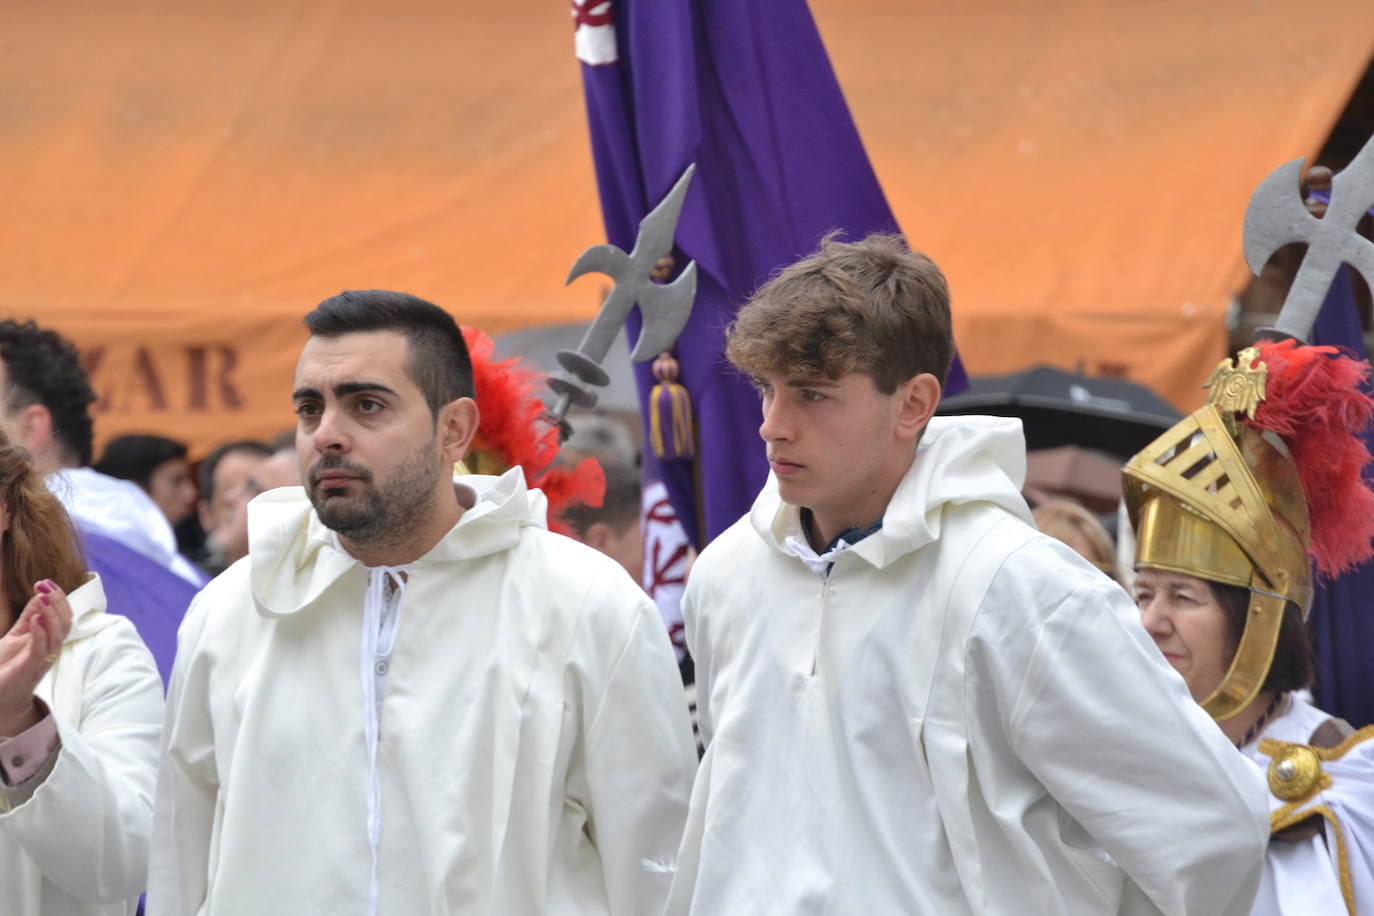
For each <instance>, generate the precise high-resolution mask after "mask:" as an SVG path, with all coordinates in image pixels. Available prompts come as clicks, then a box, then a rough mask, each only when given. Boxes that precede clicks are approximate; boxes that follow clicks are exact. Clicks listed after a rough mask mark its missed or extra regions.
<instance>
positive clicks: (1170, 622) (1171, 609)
mask: <svg viewBox="0 0 1374 916" xmlns="http://www.w3.org/2000/svg"><path fill="white" fill-rule="evenodd" d="M1134 588H1135V603H1136V606H1137V607H1139V608H1140V622H1141V623H1142V624H1143V625H1144V626H1145V632H1147V633H1149V634H1150V637H1151V638H1152V639H1153V640H1154V641H1155V645H1156V646H1158V647H1159V651H1161V652H1163V653H1164V658H1165V659H1166V660H1167V661H1168V662H1169V664H1171V665H1173V666H1174V670H1175V671H1177V672H1178V673H1179V674H1181V675H1183V680H1184V681H1185V682H1186V683H1187V684H1188V691H1189V692H1190V693H1192V695H1193V699H1194V700H1196V701H1197V702H1199V703H1201V702H1202V701H1203V700H1205V699H1207V697H1209V696H1211V694H1212V691H1214V690H1216V688H1217V685H1219V684H1220V683H1221V679H1222V677H1223V676H1225V674H1226V669H1227V668H1228V667H1230V664H1231V656H1232V655H1234V654H1235V646H1234V645H1233V644H1232V638H1231V634H1230V632H1229V630H1228V628H1227V625H1226V612H1225V611H1223V610H1222V608H1221V605H1220V604H1218V603H1217V599H1216V596H1215V595H1214V594H1213V592H1212V587H1211V586H1210V585H1208V583H1207V581H1206V580H1205V579H1199V578H1197V577H1196V576H1186V575H1184V574H1182V573H1175V572H1165V571H1164V570H1162V569H1150V568H1148V567H1144V568H1141V569H1139V570H1137V571H1136V577H1135V586H1134Z"/></svg>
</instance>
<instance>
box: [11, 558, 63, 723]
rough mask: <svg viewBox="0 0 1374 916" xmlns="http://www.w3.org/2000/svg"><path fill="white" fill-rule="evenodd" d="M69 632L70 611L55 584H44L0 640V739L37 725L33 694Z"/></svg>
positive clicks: (35, 588) (37, 717)
mask: <svg viewBox="0 0 1374 916" xmlns="http://www.w3.org/2000/svg"><path fill="white" fill-rule="evenodd" d="M71 628H72V608H71V605H70V604H68V603H67V596H66V595H65V594H64V593H63V592H62V589H60V588H58V587H57V583H55V582H52V581H51V580H47V579H45V580H43V581H42V582H38V583H36V584H35V585H34V595H33V597H32V598H30V599H29V603H28V604H26V605H24V610H23V612H21V613H20V615H19V620H18V621H16V622H15V624H14V626H13V627H11V628H10V631H9V632H8V633H6V634H5V636H4V637H3V638H0V737H10V738H12V737H14V736H16V735H19V734H22V733H23V732H25V731H27V730H28V729H29V728H31V727H33V726H34V725H36V724H37V723H38V720H39V715H38V707H37V704H36V703H35V702H34V696H33V691H34V688H35V687H37V686H38V682H39V681H40V680H42V679H43V675H44V674H46V673H47V671H48V669H49V668H51V667H52V663H53V662H54V661H56V660H57V653H58V652H59V651H61V649H62V641H63V640H65V639H66V638H67V633H68V632H70V631H71Z"/></svg>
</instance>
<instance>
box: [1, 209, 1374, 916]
mask: <svg viewBox="0 0 1374 916" xmlns="http://www.w3.org/2000/svg"><path fill="white" fill-rule="evenodd" d="M305 324H306V327H307V328H308V330H309V332H310V337H309V340H308V342H307V343H306V344H305V346H304V348H303V350H302V352H301V354H300V358H299V362H298V364H297V368H296V374H295V378H294V381H293V383H292V390H291V391H289V392H286V391H284V392H283V393H282V395H283V398H289V399H290V400H291V402H292V403H293V405H294V407H295V412H296V415H297V429H296V430H295V431H294V432H291V433H288V434H284V435H283V436H282V437H281V438H280V439H278V440H277V441H274V442H271V443H262V442H256V441H233V442H228V443H225V444H223V445H221V446H220V447H218V448H216V449H214V450H213V451H212V452H211V453H210V454H209V455H207V456H206V457H205V458H204V459H203V460H201V461H199V462H198V463H196V464H193V463H192V462H191V456H190V454H189V453H188V450H187V448H186V447H185V446H184V445H183V444H181V443H179V442H177V441H176V440H175V439H170V438H164V437H160V436H155V435H139V436H125V437H120V438H118V439H114V440H112V441H111V442H109V443H108V444H107V445H106V446H105V448H104V450H103V452H102V453H101V454H100V455H99V457H98V458H97V457H96V456H95V455H94V453H93V452H94V449H93V441H94V437H93V430H92V425H91V421H90V416H89V407H90V404H91V403H92V402H93V401H94V399H95V398H94V393H93V392H92V391H91V389H90V385H89V383H88V382H87V381H86V379H85V378H84V376H83V375H82V373H81V371H80V363H79V360H78V358H77V354H76V351H75V350H74V348H72V346H71V345H70V344H69V343H67V342H66V341H65V340H63V339H62V338H61V337H60V336H59V335H57V334H55V333H53V332H52V331H50V330H47V329H43V328H40V327H38V326H37V325H36V324H34V323H33V322H31V321H26V322H18V321H4V322H0V367H2V368H0V408H3V423H0V427H2V428H3V434H0V530H2V531H3V536H2V537H0V593H2V594H3V595H4V596H5V600H6V603H5V606H4V607H2V608H0V617H3V618H4V623H3V632H4V634H5V635H4V636H3V638H0V898H2V899H3V900H4V901H5V903H4V911H5V912H15V913H23V914H42V916H57V914H63V916H66V914H72V916H76V914H125V916H127V914H131V913H133V912H135V910H136V909H138V908H139V907H140V906H141V905H142V904H141V902H140V894H141V893H142V892H143V891H144V890H145V889H146V890H147V892H148V896H147V903H146V905H147V911H148V912H149V913H151V914H154V916H163V914H165V916H196V914H207V913H226V914H258V913H292V914H306V913H321V914H324V913H328V914H338V913H368V914H377V913H405V914H412V913H413V914H451V913H483V914H560V916H561V914H592V913H596V914H613V916H642V914H659V913H665V914H673V916H686V914H698V916H721V914H730V916H733V914H752V913H768V914H771V913H779V914H802V913H836V914H851V913H853V914H861V913H873V914H883V916H886V914H908V913H911V914H923V913H930V914H956V913H970V914H1013V913H1014V914H1023V913H1046V914H1049V913H1055V914H1058V913H1065V914H1090V913H1103V914H1107V913H1133V914H1134V913H1141V914H1143V913H1168V914H1208V916H1226V914H1246V913H1265V914H1269V913H1286V914H1293V913H1339V912H1349V913H1355V912H1371V911H1374V909H1371V908H1374V740H1370V739H1374V728H1366V729H1362V730H1360V731H1354V730H1353V729H1351V728H1350V727H1349V726H1348V725H1346V724H1345V723H1343V722H1341V721H1339V720H1336V719H1333V718H1332V717H1330V716H1328V715H1326V714H1325V713H1323V712H1322V711H1320V710H1319V709H1317V708H1315V707H1314V706H1313V705H1312V704H1311V702H1310V697H1308V696H1307V695H1306V694H1305V693H1304V690H1305V688H1306V687H1308V686H1309V685H1310V683H1311V681H1312V677H1313V665H1314V661H1313V653H1312V648H1311V645H1310V642H1309V641H1308V636H1307V630H1306V628H1305V626H1304V616H1305V613H1306V607H1307V604H1308V602H1310V597H1311V573H1310V567H1309V562H1310V558H1314V559H1315V562H1316V563H1317V569H1318V570H1319V571H1320V572H1322V573H1331V572H1333V571H1339V570H1340V569H1342V568H1345V567H1348V566H1350V565H1352V564H1355V563H1358V562H1362V561H1364V560H1366V559H1368V558H1369V556H1370V554H1371V552H1374V545H1371V543H1370V538H1369V533H1370V532H1369V531H1368V530H1366V529H1363V528H1352V527H1351V526H1350V525H1349V524H1348V521H1349V518H1348V516H1347V515H1343V514H1341V515H1337V514H1336V510H1335V509H1333V508H1332V507H1333V506H1345V507H1349V506H1352V505H1353V506H1357V507H1358V506H1364V507H1369V506H1374V493H1370V492H1369V490H1368V488H1367V484H1365V483H1364V482H1363V481H1362V480H1361V478H1360V475H1359V474H1358V473H1356V474H1354V475H1353V477H1350V478H1349V479H1348V480H1344V482H1343V483H1342V484H1340V485H1339V486H1334V487H1333V486H1331V485H1329V482H1328V483H1327V484H1324V485H1323V486H1324V487H1325V490H1326V491H1327V492H1326V493H1325V496H1321V497H1318V496H1316V495H1314V493H1315V491H1314V490H1313V484H1312V483H1311V481H1310V479H1309V478H1312V476H1313V475H1312V472H1311V471H1310V470H1309V468H1308V467H1307V466H1306V457H1305V456H1307V455H1308V454H1310V449H1309V450H1306V451H1304V449H1302V448H1301V447H1298V446H1297V445H1296V442H1297V441H1298V440H1303V439H1304V438H1305V437H1310V436H1317V435H1320V436H1325V438H1324V439H1322V440H1321V441H1322V442H1323V443H1324V445H1323V450H1324V451H1325V452H1326V453H1327V454H1328V457H1329V454H1330V453H1331V451H1332V450H1333V449H1335V450H1338V448H1339V447H1344V446H1343V444H1344V443H1346V442H1347V440H1349V441H1353V438H1352V436H1351V434H1352V432H1355V431H1358V427H1359V426H1360V425H1361V424H1363V423H1367V422H1368V421H1369V419H1370V417H1371V415H1374V402H1372V401H1370V399H1369V398H1368V397H1367V396H1365V395H1363V394H1362V393H1360V392H1359V390H1358V389H1357V388H1356V387H1354V386H1353V385H1352V384H1349V382H1350V380H1356V381H1358V379H1359V378H1361V377H1367V374H1368V367H1367V366H1364V367H1358V366H1356V367H1354V368H1351V367H1349V366H1347V365H1346V363H1348V362H1349V360H1345V362H1344V363H1343V362H1341V360H1343V359H1344V358H1343V357H1339V356H1338V355H1336V354H1333V353H1328V352H1326V351H1324V350H1320V348H1310V347H1301V346H1293V345H1292V344H1291V343H1285V344H1277V343H1264V344H1260V345H1257V348H1256V349H1255V350H1254V351H1246V353H1247V354H1248V355H1246V356H1245V357H1244V359H1242V365H1241V366H1240V367H1236V366H1230V365H1229V364H1228V367H1226V368H1225V369H1224V371H1223V370H1219V373H1220V377H1221V378H1222V379H1223V381H1224V382H1225V381H1226V380H1229V379H1231V378H1232V376H1231V375H1228V374H1227V373H1238V375H1236V376H1235V377H1236V378H1242V379H1245V380H1249V379H1251V378H1253V377H1252V376H1247V375H1244V373H1246V372H1253V371H1255V370H1254V368H1253V366H1254V365H1256V364H1262V365H1263V366H1264V367H1265V368H1266V370H1267V372H1268V375H1267V378H1268V379H1269V381H1268V382H1265V381H1263V379H1261V381H1260V382H1258V383H1257V384H1259V385H1260V386H1261V390H1262V393H1265V394H1267V400H1265V401H1264V405H1265V406H1262V408H1261V409H1260V410H1259V411H1258V412H1256V411H1255V409H1254V405H1253V404H1252V405H1250V409H1249V410H1248V412H1247V411H1246V409H1244V406H1243V405H1242V406H1237V404H1235V403H1233V402H1231V401H1228V400H1226V397H1227V396H1229V395H1228V394H1227V393H1228V392H1231V391H1232V390H1233V388H1234V386H1232V385H1230V384H1229V382H1227V383H1225V384H1221V383H1219V384H1217V385H1215V386H1214V392H1213V393H1214V397H1213V398H1211V399H1210V400H1209V402H1208V404H1207V405H1206V406H1204V407H1203V408H1202V409H1200V410H1199V411H1197V412H1196V413H1194V414H1192V415H1190V416H1189V417H1188V418H1186V419H1185V420H1184V421H1183V422H1181V423H1180V424H1179V425H1178V426H1177V427H1175V428H1174V429H1172V430H1170V431H1169V432H1168V433H1166V434H1165V435H1164V436H1162V437H1161V438H1160V439H1159V440H1158V441H1157V442H1156V443H1154V444H1152V445H1151V446H1150V447H1148V448H1146V449H1145V450H1143V451H1142V452H1141V453H1140V455H1138V456H1137V457H1136V458H1135V459H1133V460H1132V462H1131V463H1130V464H1128V465H1127V467H1126V469H1125V475H1126V476H1125V481H1126V485H1125V503H1126V508H1127V510H1128V513H1129V518H1130V520H1131V524H1132V526H1133V529H1134V531H1133V534H1134V537H1135V539H1136V543H1137V545H1138V546H1137V550H1136V553H1135V561H1134V563H1132V564H1131V569H1130V570H1129V572H1130V576H1129V578H1130V580H1131V581H1130V582H1129V583H1125V584H1127V585H1128V587H1129V589H1130V591H1129V592H1128V591H1127V590H1125V589H1124V588H1123V587H1122V586H1123V583H1122V582H1120V581H1118V579H1119V578H1123V577H1120V576H1118V571H1117V570H1116V569H1115V568H1114V565H1113V556H1114V552H1113V547H1112V544H1111V542H1110V538H1109V536H1108V535H1107V534H1106V532H1105V531H1103V530H1102V527H1101V525H1100V524H1099V523H1098V521H1097V520H1096V519H1095V518H1094V517H1093V516H1092V515H1091V514H1090V513H1087V512H1085V511H1084V510H1082V508H1081V507H1075V506H1072V505H1065V504H1048V505H1045V506H1041V507H1038V508H1037V510H1036V513H1035V515H1034V516H1033V515H1032V512H1031V510H1030V508H1029V506H1028V505H1027V502H1026V500H1025V498H1024V497H1023V496H1022V493H1021V486H1022V483H1023V477H1024V469H1025V440H1024V437H1023V435H1022V431H1021V428H1020V425H1019V423H1018V422H1017V421H1015V420H1008V419H1002V418H993V417H936V416H934V412H935V408H936V405H937V404H938V402H939V400H940V397H941V394H942V390H943V385H944V380H945V375H946V373H947V372H948V370H949V366H950V363H951V359H952V354H953V340H952V333H951V324H950V312H949V294H948V290H947V288H946V285H945V281H944V278H943V276H942V274H941V273H940V271H939V269H938V267H936V265H935V264H934V263H933V262H932V261H931V260H930V259H929V258H927V257H925V256H923V255H921V254H919V253H916V252H913V251H912V250H910V249H909V248H908V247H907V246H906V244H905V242H904V241H903V240H902V239H900V238H899V237H895V236H884V235H876V236H870V237H869V238H867V239H863V240H859V241H854V242H843V241H839V240H836V239H833V238H832V239H827V240H825V241H824V242H823V243H822V245H821V247H820V249H819V250H818V251H816V252H815V253H813V254H811V255H809V256H808V257H806V258H804V259H802V260H800V261H799V262H797V263H796V264H793V265H791V266H790V267H787V268H786V269H784V270H782V271H781V272H780V273H779V274H778V275H776V276H775V277H774V278H773V279H771V280H770V281H769V282H767V283H766V284H765V285H764V286H762V287H761V288H760V289H759V290H758V291H757V292H756V293H755V294H754V295H753V297H752V298H751V299H750V301H749V302H748V303H747V304H746V305H745V306H744V307H743V308H742V309H741V310H740V312H739V313H738V315H737V316H736V318H735V320H734V323H733V324H732V325H731V326H730V328H729V330H728V332H727V346H726V354H725V355H726V358H728V360H729V362H730V363H731V364H733V366H734V367H735V368H736V369H737V370H738V371H741V372H743V373H746V374H747V375H748V376H749V377H750V378H752V379H753V380H754V382H755V384H756V385H757V387H758V389H759V392H760V396H761V409H762V416H761V426H760V429H759V433H760V436H761V438H762V440H763V443H762V447H763V448H765V449H766V451H767V456H768V460H769V465H770V469H771V473H770V475H769V477H768V481H767V483H766V485H765V486H764V488H763V490H762V492H760V494H759V495H758V498H757V500H756V502H755V504H754V505H753V507H752V509H751V510H750V511H749V512H748V513H747V514H746V515H745V516H744V517H743V518H741V519H740V520H739V521H738V522H737V523H736V524H735V525H734V526H733V527H731V528H730V529H729V530H727V531H726V532H725V533H724V534H722V535H721V536H720V537H718V538H717V539H716V540H715V541H714V542H713V543H712V544H710V545H708V546H707V547H706V548H705V549H704V550H703V552H702V553H701V555H700V557H699V558H698V559H697V560H696V562H695V563H694V565H693V567H692V570H691V574H690V577H689V578H688V580H687V586H686V594H685V597H684V598H683V602H682V615H683V620H684V622H685V629H686V640H687V646H688V648H689V649H690V652H691V657H692V660H693V662H694V666H695V681H696V683H695V685H694V686H695V693H694V696H695V703H696V717H697V721H696V723H695V725H696V727H697V729H698V734H699V738H700V741H701V743H702V745H704V747H703V748H702V750H701V753H700V755H699V749H698V745H697V741H696V740H695V739H694V734H693V722H692V720H691V718H690V717H689V711H688V704H687V702H685V697H684V693H683V684H682V679H681V677H680V668H679V664H678V661H679V659H678V657H677V656H676V655H675V652H674V649H673V646H672V645H671V644H670V641H669V637H668V633H667V630H666V628H665V626H664V623H663V618H662V617H661V615H660V610H659V608H658V607H656V606H655V604H654V602H653V601H652V600H650V598H649V597H648V596H647V595H646V594H645V592H644V590H643V587H642V586H643V584H644V582H643V578H642V577H643V569H644V535H643V529H642V522H641V517H640V516H641V509H642V503H643V500H642V494H641V489H640V479H639V473H638V470H637V468H636V467H635V466H634V460H633V457H632V456H625V455H616V456H615V457H611V456H609V455H608V454H606V453H604V452H603V453H602V455H601V458H602V465H603V473H604V478H605V497H604V499H603V500H602V501H601V505H599V506H590V505H582V506H573V507H570V508H568V509H566V510H565V511H563V512H562V513H561V515H560V517H559V519H558V521H559V522H561V524H562V525H563V526H564V527H565V528H566V529H567V530H568V531H569V533H570V534H571V537H565V536H562V535H559V534H555V533H553V532H551V531H550V530H549V527H550V519H549V517H548V516H549V511H548V503H547V501H546V500H545V498H544V495H543V494H542V493H541V492H540V491H539V490H537V489H531V488H529V487H528V486H527V481H526V478H525V475H524V473H523V471H522V469H521V468H520V467H519V466H515V467H511V468H510V469H509V470H506V471H504V472H503V473H499V474H468V473H465V472H463V471H461V470H460V471H459V472H458V473H456V474H455V467H458V468H461V463H462V461H463V459H464V457H465V455H467V454H468V451H469V447H470V446H471V444H472V442H473V440H474V436H475V435H476V433H477V430H478V426H479V422H480V417H481V410H482V409H483V405H482V404H481V403H479V402H478V401H477V400H475V388H474V382H473V370H472V362H471V358H470V355H469V349H468V345H467V343H465V339H464V335H463V333H462V331H461V330H460V328H459V327H458V326H457V324H456V323H455V322H454V320H453V318H452V317H451V316H449V315H448V313H447V312H445V311H444V310H443V309H441V308H439V307H437V306H435V305H433V304H431V303H428V302H426V301H424V300H421V299H418V298H416V297H414V296H410V295H406V294H402V293H394V292H386V291H378V290H372V291H351V292H345V293H342V294H340V295H338V296H334V297H332V298H330V299H326V300H325V301H323V302H321V303H320V304H319V305H318V306H316V307H315V308H314V309H313V310H312V311H310V312H309V313H308V314H307V315H306V316H305ZM1247 360H1248V362H1247ZM1333 367H1335V368H1333ZM1332 372H1336V374H1338V375H1339V374H1340V372H1345V375H1344V376H1342V377H1343V378H1345V380H1346V382H1345V383H1343V384H1336V385H1335V386H1334V387H1332V386H1327V387H1325V388H1321V390H1322V391H1323V392H1324V394H1323V396H1324V397H1327V398H1329V399H1340V404H1341V406H1342V407H1341V409H1340V410H1335V411H1314V410H1311V409H1310V404H1308V403H1306V402H1304V401H1303V400H1302V399H1303V397H1305V396H1306V395H1305V394H1304V392H1307V391H1309V390H1310V389H1311V388H1312V380H1313V379H1314V378H1324V377H1325V376H1324V375H1323V374H1324V373H1327V374H1329V373H1332ZM1362 373H1363V374H1362ZM1266 384H1267V385H1268V388H1267V389H1266V388H1264V386H1265V385H1266ZM1318 387H1320V386H1318ZM1333 392H1334V393H1333ZM1338 427H1339V428H1338ZM1352 454H1353V453H1352ZM1367 459H1368V455H1367V453H1365V454H1364V455H1363V457H1362V458H1361V457H1359V455H1356V456H1355V459H1353V460H1356V461H1357V464H1356V471H1357V472H1358V470H1359V465H1360V464H1362V463H1363V461H1366V460H1367ZM1323 468H1324V469H1325V470H1326V471H1329V469H1330V464H1329V463H1327V464H1325V465H1323ZM164 685H165V702H164Z"/></svg>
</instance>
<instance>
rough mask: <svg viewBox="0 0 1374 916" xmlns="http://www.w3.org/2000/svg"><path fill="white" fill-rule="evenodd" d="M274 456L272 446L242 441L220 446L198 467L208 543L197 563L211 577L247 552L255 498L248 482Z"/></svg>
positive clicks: (202, 520) (200, 507) (199, 510)
mask: <svg viewBox="0 0 1374 916" xmlns="http://www.w3.org/2000/svg"><path fill="white" fill-rule="evenodd" d="M271 457H272V449H271V448H270V447H269V446H267V445H265V444H263V443H261V442H258V441H256V440H253V439H240V440H237V441H234V442H226V443H224V444H223V445H220V446H218V447H217V448H215V450H214V451H212V452H211V453H210V454H209V455H207V456H206V457H205V459H204V460H203V461H201V463H200V465H199V466H198V467H197V469H196V476H197V478H198V479H199V481H200V502H199V503H198V504H197V507H196V511H197V513H198V515H199V517H200V525H201V528H202V530H204V532H205V544H204V547H203V548H202V551H201V553H200V554H199V555H198V556H197V557H196V562H197V563H199V564H200V567H201V568H202V569H204V570H205V571H206V572H208V573H209V574H210V575H212V576H216V575H219V574H220V573H222V572H224V570H226V569H228V568H229V567H230V566H231V565H232V564H233V563H234V562H235V561H236V560H238V559H240V558H242V557H243V556H244V555H245V554H247V553H248V501H249V500H250V499H252V498H253V496H254V495H255V494H253V493H250V492H249V489H248V479H249V478H250V477H252V476H253V473H254V472H255V471H257V469H258V467H259V466H260V465H261V464H262V463H263V462H264V461H266V460H267V459H268V458H271Z"/></svg>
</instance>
